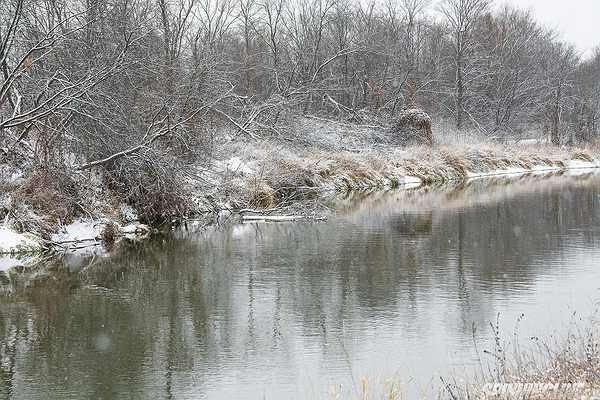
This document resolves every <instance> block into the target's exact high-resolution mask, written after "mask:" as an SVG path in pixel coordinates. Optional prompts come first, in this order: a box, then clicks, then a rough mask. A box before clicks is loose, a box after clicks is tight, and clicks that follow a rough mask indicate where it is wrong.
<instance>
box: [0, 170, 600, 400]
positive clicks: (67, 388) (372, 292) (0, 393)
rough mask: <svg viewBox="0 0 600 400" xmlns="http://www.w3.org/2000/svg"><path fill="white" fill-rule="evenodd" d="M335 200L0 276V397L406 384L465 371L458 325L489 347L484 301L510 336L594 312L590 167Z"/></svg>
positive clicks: (468, 355) (274, 392)
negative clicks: (272, 218)
mask: <svg viewBox="0 0 600 400" xmlns="http://www.w3.org/2000/svg"><path fill="white" fill-rule="evenodd" d="M338 206H339V207H340V210H341V211H340V213H339V215H338V216H337V217H336V218H333V219H330V220H329V221H328V222H326V223H314V224H310V223H309V224H252V225H236V226H229V227H226V228H225V229H224V230H221V231H210V232H200V233H189V232H187V233H186V232H177V233H176V234H174V235H173V236H172V237H166V238H162V239H160V240H156V241H154V242H152V243H151V244H149V245H148V244H146V245H132V246H129V247H127V248H120V249H117V250H115V251H114V254H113V255H112V256H111V257H83V256H70V257H68V258H67V259H66V260H65V263H64V264H60V263H54V264H51V265H49V266H48V268H47V270H46V271H44V272H37V273H27V272H17V271H12V272H11V273H9V274H5V275H4V276H3V278H2V279H3V283H2V286H1V287H0V288H1V289H2V291H3V294H2V296H1V297H0V355H1V364H0V367H1V369H0V373H1V375H0V379H1V381H0V398H11V399H199V398H207V399H304V398H309V399H331V398H336V396H338V397H337V398H358V397H359V395H358V393H359V392H360V391H361V390H362V389H361V387H364V386H365V385H368V388H369V391H370V392H371V393H373V395H376V394H377V393H380V392H383V391H385V390H387V389H385V388H389V386H390V384H391V383H390V382H397V383H400V384H401V391H403V392H405V393H406V394H407V395H408V396H416V395H418V394H424V393H427V394H429V393H431V392H430V389H428V388H430V387H432V386H437V385H438V383H439V376H450V377H459V378H458V379H460V377H461V376H465V375H468V374H470V373H473V372H474V371H476V370H477V369H478V367H477V365H478V364H477V363H476V361H475V360H476V354H475V351H474V347H475V346H474V343H473V342H474V340H473V337H475V339H476V341H477V343H478V346H479V348H480V350H482V349H489V348H491V347H492V346H493V342H492V340H491V332H490V331H491V330H490V327H489V323H490V322H495V321H496V319H497V316H498V314H500V328H501V331H502V332H504V333H505V334H506V336H507V337H512V334H513V332H514V331H515V326H516V321H517V319H518V318H519V315H521V314H524V317H523V318H522V321H521V323H520V326H519V330H518V337H521V338H522V341H523V342H526V341H527V338H528V337H529V336H531V335H545V334H552V332H555V331H557V332H558V333H561V332H562V333H564V332H567V331H568V330H569V329H570V327H571V326H572V325H571V324H572V321H573V319H578V316H579V315H581V318H583V319H584V318H586V317H587V316H589V315H591V313H592V311H593V310H594V304H595V300H596V299H597V297H598V296H597V295H598V289H599V288H600V269H599V268H598V267H599V265H598V263H599V260H600V178H599V177H597V176H580V177H572V176H571V177H545V178H526V179H525V178H522V179H516V180H514V181H511V182H507V181H505V180H500V181H492V180H482V181H477V182H472V183H470V184H465V185H462V186H460V187H453V188H443V189H428V190H424V189H418V190H410V191H400V192H394V193H387V194H381V195H377V196H372V197H370V198H368V199H357V198H355V199H347V200H346V201H343V202H342V203H341V204H339V205H338ZM473 328H475V329H476V332H475V334H473ZM367 382H368V384H367Z"/></svg>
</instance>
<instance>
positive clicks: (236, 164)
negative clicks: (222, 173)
mask: <svg viewBox="0 0 600 400" xmlns="http://www.w3.org/2000/svg"><path fill="white" fill-rule="evenodd" d="M227 170H228V171H231V172H236V173H240V174H243V175H253V174H254V170H253V169H252V168H250V167H248V165H247V164H246V163H244V162H243V161H242V160H241V159H240V158H239V157H231V158H230V159H229V161H227Z"/></svg>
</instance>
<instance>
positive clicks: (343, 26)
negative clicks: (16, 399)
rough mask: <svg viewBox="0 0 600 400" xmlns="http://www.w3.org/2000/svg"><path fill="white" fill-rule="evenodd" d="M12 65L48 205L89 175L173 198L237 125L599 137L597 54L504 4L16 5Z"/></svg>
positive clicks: (23, 149) (2, 38) (9, 147)
mask: <svg viewBox="0 0 600 400" xmlns="http://www.w3.org/2000/svg"><path fill="white" fill-rule="evenodd" d="M0 66H1V69H2V73H1V74H0V143H1V152H0V157H1V159H0V162H1V163H2V164H11V163H12V164H18V165H27V168H26V169H27V171H28V172H27V173H28V174H29V178H28V181H27V182H26V184H23V185H21V186H20V187H19V188H18V190H17V192H18V193H17V194H20V196H21V197H22V198H26V199H28V200H27V201H29V202H30V203H32V206H33V207H34V208H35V204H33V203H35V201H37V202H39V203H40V204H41V203H44V206H45V207H48V202H49V198H41V199H37V200H32V196H33V194H35V193H36V192H37V191H38V189H39V188H40V187H48V186H51V187H55V188H56V190H57V191H58V192H61V193H70V192H69V191H72V190H75V189H73V188H71V186H70V185H71V183H70V181H69V179H67V178H66V177H69V176H74V175H76V174H78V173H83V172H86V171H87V170H94V171H99V172H98V173H99V174H100V175H101V176H102V179H103V181H104V182H105V184H106V187H107V188H109V189H110V190H111V191H112V192H113V193H115V194H116V195H117V196H118V195H121V196H123V197H127V196H130V195H131V193H133V192H135V193H137V194H136V196H137V197H138V200H139V198H146V199H147V198H150V197H151V198H152V201H153V202H154V205H153V207H154V208H155V209H156V210H161V209H163V208H168V207H169V206H172V205H173V204H175V203H176V201H175V200H174V199H173V198H172V196H174V194H173V193H177V192H178V189H179V184H178V181H177V179H175V178H173V179H171V178H169V176H171V175H176V173H175V172H174V171H176V170H177V171H179V170H181V169H182V168H183V169H185V165H186V164H188V163H198V162H203V161H202V160H209V159H210V157H211V152H212V151H213V150H214V143H216V142H217V141H218V137H219V135H220V134H222V132H223V130H224V129H226V130H227V132H229V134H230V135H231V136H232V140H239V141H242V142H243V141H260V140H263V139H265V138H277V139H280V140H283V141H285V140H287V135H288V130H289V127H290V126H291V124H293V121H294V119H295V118H299V117H306V116H310V117H316V118H323V119H327V120H331V121H338V122H344V123H347V124H359V125H360V124H375V125H381V126H385V125H386V124H388V123H389V122H390V121H393V119H394V117H395V116H396V115H397V114H398V112H399V111H400V110H402V109H406V108H411V107H418V108H421V109H423V110H425V111H426V112H427V113H428V114H429V115H430V116H431V117H432V119H433V121H434V123H435V121H439V120H445V121H452V124H453V125H454V126H455V128H456V130H458V131H460V130H465V129H469V130H473V129H475V130H477V131H479V132H480V133H481V134H482V135H484V136H486V137H489V138H494V139H499V140H502V139H504V138H508V137H511V138H513V137H527V135H528V134H529V133H530V132H532V131H535V132H540V133H542V134H544V135H547V137H548V138H550V139H551V142H552V143H553V144H554V145H571V144H580V143H586V142H590V141H593V140H595V139H596V137H597V135H598V133H599V118H600V50H598V51H596V52H595V53H594V54H592V55H591V56H588V57H586V58H582V57H581V56H580V55H579V54H578V52H577V50H576V49H575V48H574V47H573V46H572V45H570V44H568V43H564V42H563V41H561V38H560V37H559V36H558V35H557V34H556V33H555V32H553V31H551V30H549V29H548V28H547V27H544V26H542V25H540V24H539V23H538V22H536V20H535V18H534V16H533V15H531V14H530V13H529V12H527V11H524V10H520V9H515V8H510V7H508V6H500V5H499V4H495V3H493V2H492V1H491V0H442V1H439V2H436V1H427V0H389V1H388V0H384V1H382V2H375V1H371V0H369V1H367V2H360V1H356V0H297V1H295V0H294V1H292V0H108V1H100V0H3V1H2V2H0ZM86 173H87V172H86ZM57 177H63V178H64V179H62V178H61V179H59V178H57ZM50 197H51V199H54V200H53V201H55V203H57V204H56V207H59V206H60V207H62V208H64V207H65V205H64V201H63V200H61V198H60V197H58V198H56V196H54V197H52V196H50ZM17 198H18V196H17ZM73 208H74V209H76V208H77V205H73ZM63 211H64V213H68V212H69V211H68V210H63ZM8 212H9V211H5V213H8ZM22 228H26V227H22Z"/></svg>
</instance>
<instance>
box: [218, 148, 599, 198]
mask: <svg viewBox="0 0 600 400" xmlns="http://www.w3.org/2000/svg"><path fill="white" fill-rule="evenodd" d="M454 142H455V143H453V144H450V143H448V144H444V145H436V146H434V147H426V146H414V147H409V148H399V147H387V148H380V147H376V148H371V147H366V148H365V149H363V150H362V151H360V152H351V151H343V150H342V151H335V152H331V151H328V150H323V149H320V148H316V147H308V148H302V149H300V148H298V149H294V148H292V147H290V146H282V145H274V144H272V143H266V142H261V143H258V144H251V145H248V144H246V145H245V146H243V147H242V146H236V145H234V146H233V147H230V148H229V149H228V151H227V152H226V154H228V155H231V154H235V155H236V156H237V157H240V158H241V159H242V160H244V162H245V163H246V164H247V165H248V166H249V167H250V168H251V169H252V170H253V171H254V173H252V174H235V173H234V174H233V176H229V177H228V179H227V185H223V187H224V189H223V190H222V191H221V192H222V193H225V194H226V196H224V197H223V202H227V203H229V204H232V205H233V206H234V208H236V207H237V208H245V207H258V208H271V207H279V206H282V205H285V204H289V203H292V202H302V201H310V200H316V199H319V198H320V197H321V196H322V195H324V194H330V193H332V192H337V193H348V192H352V191H366V192H368V191H374V190H382V189H389V188H394V187H397V186H399V185H401V184H402V183H403V182H404V180H405V177H407V176H411V177H417V178H419V179H421V181H422V182H423V183H426V184H434V183H444V182H449V181H461V180H464V179H467V178H468V177H469V176H470V174H477V173H489V172H493V171H498V170H510V169H519V170H531V169H533V168H534V167H554V168H559V169H563V168H565V167H566V166H567V164H568V162H569V161H570V160H581V161H588V162H590V161H593V160H596V159H598V157H597V155H598V154H600V152H597V151H595V150H594V149H590V148H573V149H569V150H564V149H559V148H556V147H553V146H550V145H548V144H544V143H541V144H527V145H519V146H517V145H515V144H500V143H494V142H492V141H489V140H483V141H482V142H480V143H477V144H464V143H465V142H464V141H460V142H459V143H460V144H456V142H458V141H457V140H454ZM225 187H226V188H225ZM217 195H218V194H217Z"/></svg>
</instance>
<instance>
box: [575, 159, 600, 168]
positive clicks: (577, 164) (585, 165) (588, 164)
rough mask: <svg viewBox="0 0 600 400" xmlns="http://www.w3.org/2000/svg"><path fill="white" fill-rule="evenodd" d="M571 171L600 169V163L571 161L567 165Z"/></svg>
mask: <svg viewBox="0 0 600 400" xmlns="http://www.w3.org/2000/svg"><path fill="white" fill-rule="evenodd" d="M567 168H569V169H592V168H600V162H598V161H592V162H590V161H583V160H571V161H569V163H568V164H567Z"/></svg>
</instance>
